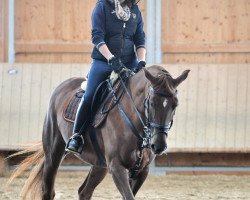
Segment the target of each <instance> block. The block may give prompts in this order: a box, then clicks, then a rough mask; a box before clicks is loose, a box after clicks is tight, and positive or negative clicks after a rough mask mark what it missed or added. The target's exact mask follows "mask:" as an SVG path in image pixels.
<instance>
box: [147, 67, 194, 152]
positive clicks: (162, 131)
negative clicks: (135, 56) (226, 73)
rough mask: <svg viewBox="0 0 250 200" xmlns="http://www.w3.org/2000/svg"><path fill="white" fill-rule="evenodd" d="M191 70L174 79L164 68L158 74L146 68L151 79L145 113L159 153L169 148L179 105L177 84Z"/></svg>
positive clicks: (155, 148)
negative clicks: (168, 140)
mask: <svg viewBox="0 0 250 200" xmlns="http://www.w3.org/2000/svg"><path fill="white" fill-rule="evenodd" d="M189 71H190V70H186V71H184V72H183V73H182V74H181V75H180V76H179V77H178V78H176V79H174V78H172V76H171V75H170V74H169V72H167V71H165V70H163V69H161V70H160V73H159V72H158V73H157V75H155V74H154V75H153V74H152V73H150V72H149V71H148V70H146V69H144V72H145V76H146V78H147V79H148V80H149V81H150V87H149V91H148V95H147V97H146V99H145V102H144V103H145V115H146V118H147V125H148V127H149V128H150V129H151V131H152V133H153V136H152V140H151V148H152V151H153V152H154V153H155V154H157V155H160V154H162V153H164V151H166V149H167V137H168V131H169V130H170V128H171V126H172V123H173V116H174V114H175V109H176V107H177V105H178V98H177V86H178V85H179V84H180V83H182V82H183V81H184V80H185V79H186V78H187V76H188V73H189Z"/></svg>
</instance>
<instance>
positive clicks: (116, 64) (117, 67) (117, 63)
mask: <svg viewBox="0 0 250 200" xmlns="http://www.w3.org/2000/svg"><path fill="white" fill-rule="evenodd" d="M108 64H109V65H111V67H112V69H113V70H114V72H115V73H117V74H119V73H120V72H121V71H122V69H123V68H125V65H124V64H123V63H122V61H121V59H120V58H116V57H115V56H113V57H112V58H110V59H109V60H108Z"/></svg>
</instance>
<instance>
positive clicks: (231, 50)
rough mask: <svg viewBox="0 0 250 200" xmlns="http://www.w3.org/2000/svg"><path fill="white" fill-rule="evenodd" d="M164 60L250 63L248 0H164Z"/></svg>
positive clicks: (176, 61) (172, 61) (166, 61)
mask: <svg viewBox="0 0 250 200" xmlns="http://www.w3.org/2000/svg"><path fill="white" fill-rule="evenodd" d="M162 3H163V6H162V9H163V12H162V13H163V16H162V19H163V22H162V23H163V34H162V35H163V43H162V51H163V62H164V63H210V64H211V63H250V23H249V22H250V1H249V0H209V1H204V0H163V1H162Z"/></svg>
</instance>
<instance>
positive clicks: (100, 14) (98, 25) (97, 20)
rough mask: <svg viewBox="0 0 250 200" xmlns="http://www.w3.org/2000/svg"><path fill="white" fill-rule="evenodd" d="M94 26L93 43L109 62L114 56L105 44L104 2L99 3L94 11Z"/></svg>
mask: <svg viewBox="0 0 250 200" xmlns="http://www.w3.org/2000/svg"><path fill="white" fill-rule="evenodd" d="M91 24H92V30H91V35H92V43H93V44H94V45H95V47H96V48H97V49H98V50H99V51H100V52H101V54H102V55H103V56H104V57H105V58H106V59H107V60H109V59H110V58H111V57H112V56H113V55H112V53H111V52H110V50H109V49H108V47H107V45H106V44H105V41H104V37H105V34H106V33H105V11H104V5H103V3H102V2H98V3H97V4H96V6H95V8H94V10H93V13H92V17H91Z"/></svg>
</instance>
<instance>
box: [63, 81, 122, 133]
mask: <svg viewBox="0 0 250 200" xmlns="http://www.w3.org/2000/svg"><path fill="white" fill-rule="evenodd" d="M110 87H112V88H113V91H114V92H115V95H116V97H118V99H120V98H121V96H122V94H123V92H124V90H123V89H121V82H120V81H118V80H117V78H113V79H107V80H105V81H103V82H102V83H101V84H100V85H99V86H98V87H97V89H96V92H95V94H94V97H93V100H92V105H91V119H92V120H91V121H92V126H93V127H94V128H97V127H99V126H101V125H102V124H103V122H104V121H105V119H106V118H107V115H108V113H109V111H110V110H112V108H114V106H115V105H116V104H117V101H116V100H115V98H114V94H113V93H112V92H111V90H110ZM85 90H86V81H84V82H83V83H82V84H81V87H80V88H79V89H78V90H77V91H76V93H74V94H73V95H72V96H71V97H70V98H69V100H68V101H67V102H68V103H66V105H65V106H64V112H63V118H64V120H66V121H67V122H69V123H74V121H75V116H76V112H77V108H78V105H79V103H80V101H81V98H82V96H83V95H84V93H85Z"/></svg>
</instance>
